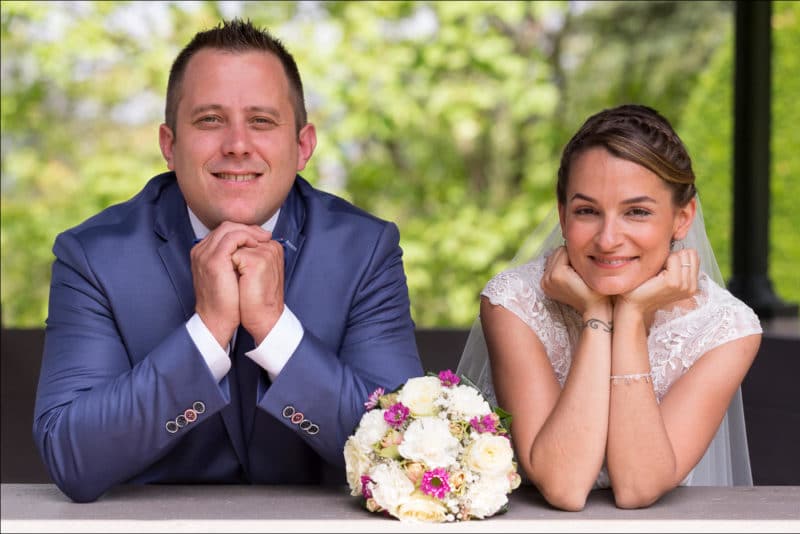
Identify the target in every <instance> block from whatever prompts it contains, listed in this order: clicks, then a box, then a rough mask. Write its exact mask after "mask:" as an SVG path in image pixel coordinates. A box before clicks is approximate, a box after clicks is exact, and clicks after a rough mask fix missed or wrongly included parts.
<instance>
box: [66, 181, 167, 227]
mask: <svg viewBox="0 0 800 534" xmlns="http://www.w3.org/2000/svg"><path fill="white" fill-rule="evenodd" d="M170 187H177V181H176V179H175V175H174V173H172V172H167V173H163V174H159V175H157V176H155V177H153V178H151V179H150V180H149V181H148V182H147V183H146V184H145V186H144V187H143V188H142V189H141V190H140V191H139V192H138V193H136V194H135V195H134V196H133V197H131V198H130V199H128V200H126V201H123V202H120V203H117V204H113V205H111V206H108V207H107V208H105V209H103V210H102V211H100V212H98V213H96V214H95V215H92V216H91V217H89V218H88V219H86V220H84V221H83V222H81V223H80V224H78V225H76V226H73V227H72V228H69V229H68V230H66V231H65V232H63V233H69V234H73V235H74V236H76V237H79V236H80V237H88V236H91V235H94V234H96V233H105V232H107V231H111V232H112V233H113V228H114V227H119V228H120V229H122V230H123V231H124V228H125V227H128V231H130V228H131V227H130V226H129V224H130V221H131V218H137V219H138V218H140V217H141V216H142V215H144V214H146V213H149V212H150V211H151V210H152V209H153V207H154V206H155V205H156V203H157V202H158V200H159V199H160V198H161V195H162V194H163V193H164V191H165V190H167V189H169V188H170Z"/></svg>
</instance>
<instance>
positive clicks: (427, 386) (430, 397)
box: [397, 376, 442, 416]
mask: <svg viewBox="0 0 800 534" xmlns="http://www.w3.org/2000/svg"><path fill="white" fill-rule="evenodd" d="M441 392H442V384H441V382H440V381H439V379H438V378H437V377H435V376H421V377H417V378H411V379H409V380H408V382H406V385H405V386H403V389H402V390H401V391H400V393H399V394H398V396H397V400H399V401H400V402H402V403H403V405H404V406H405V407H407V408H408V409H409V410H410V411H411V413H412V414H413V415H414V416H423V415H434V414H435V413H436V412H437V410H436V406H435V404H434V403H435V401H436V400H437V399H438V398H439V395H440V394H441Z"/></svg>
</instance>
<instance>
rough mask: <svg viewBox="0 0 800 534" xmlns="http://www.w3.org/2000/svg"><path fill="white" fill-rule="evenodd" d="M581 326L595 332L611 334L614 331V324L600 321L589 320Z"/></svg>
mask: <svg viewBox="0 0 800 534" xmlns="http://www.w3.org/2000/svg"><path fill="white" fill-rule="evenodd" d="M583 326H588V327H589V328H594V329H595V330H602V331H603V332H609V333H610V332H613V331H614V322H613V321H609V322H607V323H606V322H603V321H601V320H600V319H589V320H588V321H586V322H585V323H583Z"/></svg>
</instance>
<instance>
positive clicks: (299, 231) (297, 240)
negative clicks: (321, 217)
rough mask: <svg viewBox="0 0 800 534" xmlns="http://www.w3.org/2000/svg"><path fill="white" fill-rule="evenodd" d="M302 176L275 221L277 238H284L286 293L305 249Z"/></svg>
mask: <svg viewBox="0 0 800 534" xmlns="http://www.w3.org/2000/svg"><path fill="white" fill-rule="evenodd" d="M301 180H302V178H300V177H299V176H298V177H297V178H296V179H295V184H294V186H293V187H292V189H291V190H290V191H289V195H288V196H287V197H286V200H285V201H284V203H283V206H281V213H280V215H279V216H278V221H277V222H276V223H275V229H274V230H273V232H272V235H273V237H275V238H276V239H284V240H285V241H286V242H285V245H284V247H283V257H284V271H283V273H284V274H283V284H284V287H283V290H284V295H287V294H288V293H289V284H290V282H291V279H292V275H293V274H294V268H295V265H297V258H298V257H299V256H300V252H301V251H302V249H303V243H304V241H305V236H304V235H303V225H304V224H305V220H306V209H305V201H304V200H303V195H302V192H301V185H302V184H303V183H304V182H301Z"/></svg>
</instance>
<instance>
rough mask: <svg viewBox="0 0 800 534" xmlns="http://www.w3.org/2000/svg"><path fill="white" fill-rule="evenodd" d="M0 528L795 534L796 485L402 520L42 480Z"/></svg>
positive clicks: (305, 495)
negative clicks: (64, 489) (68, 491)
mask: <svg viewBox="0 0 800 534" xmlns="http://www.w3.org/2000/svg"><path fill="white" fill-rule="evenodd" d="M0 510H1V515H2V526H1V527H2V528H0V530H2V532H209V531H214V532H257V531H259V532H267V531H268V532H276V531H280V532H289V531H293V532H378V533H383V532H430V531H436V532H456V531H458V532H699V531H702V532H756V531H757V532H800V486H756V487H750V488H746V487H732V488H712V487H680V488H677V489H675V490H673V491H672V492H670V493H669V494H667V495H666V496H664V497H663V498H662V499H661V500H660V501H658V502H657V503H656V504H654V505H653V506H651V507H649V508H645V509H640V510H622V509H619V508H617V507H616V506H614V501H613V497H612V495H611V493H610V491H608V490H595V491H593V492H592V493H591V494H590V496H589V499H588V502H587V504H586V507H585V508H584V510H583V511H581V512H562V511H559V510H555V509H553V508H552V507H550V506H549V505H547V503H546V502H545V501H544V500H543V499H542V497H541V496H540V495H539V493H538V492H537V491H536V490H535V489H534V488H533V487H531V486H522V487H520V488H519V489H517V490H516V491H514V493H513V494H512V495H511V498H510V506H509V510H508V512H507V513H505V514H503V515H497V516H494V517H492V518H489V519H486V520H482V521H477V520H473V521H468V522H462V523H447V524H430V523H422V524H418V523H408V522H401V521H398V520H396V519H393V518H389V517H385V516H382V515H379V514H373V513H369V512H367V511H366V510H364V509H363V508H361V506H360V504H359V502H358V499H356V498H355V497H351V496H350V494H349V491H348V489H347V488H345V487H341V488H338V487H318V486H239V485H193V486H189V485H186V486H181V485H148V486H120V487H118V488H115V489H113V490H111V491H109V492H108V493H106V494H105V495H104V496H103V497H102V498H100V499H99V500H98V501H96V502H94V503H89V504H76V503H73V502H71V501H70V500H69V499H68V498H67V497H65V496H64V494H62V493H61V492H60V491H59V490H58V488H56V487H55V486H54V485H52V484H3V485H2V506H1V507H0Z"/></svg>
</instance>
